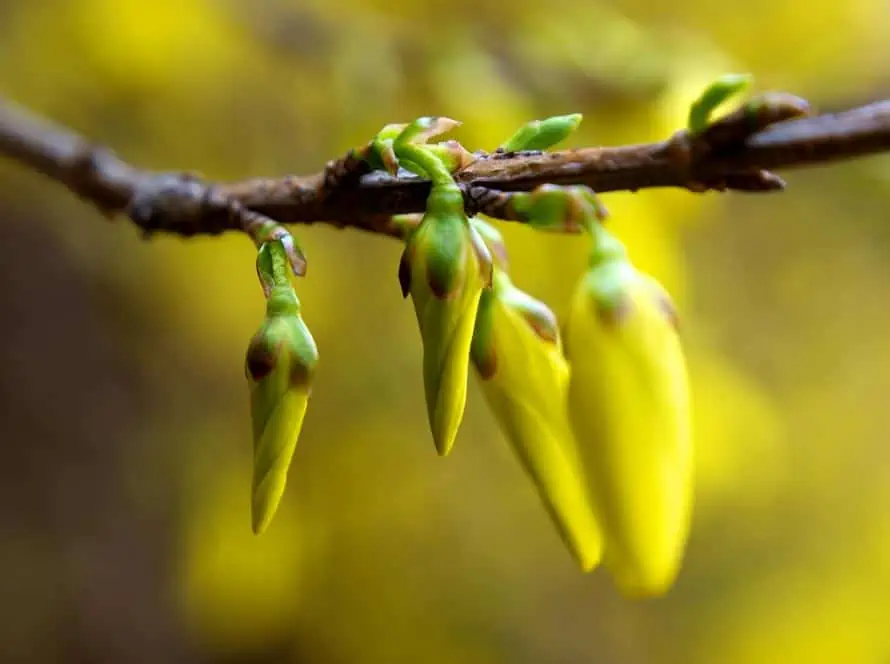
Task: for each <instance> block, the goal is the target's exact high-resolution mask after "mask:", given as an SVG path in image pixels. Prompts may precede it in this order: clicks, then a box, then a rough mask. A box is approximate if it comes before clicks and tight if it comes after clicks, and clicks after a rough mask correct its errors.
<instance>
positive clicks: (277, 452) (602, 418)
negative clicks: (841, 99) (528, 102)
mask: <svg viewBox="0 0 890 664" xmlns="http://www.w3.org/2000/svg"><path fill="white" fill-rule="evenodd" d="M748 82H749V79H748V78H747V77H744V76H729V77H724V78H723V79H720V80H718V81H716V82H715V83H714V84H713V85H712V86H710V87H709V88H708V89H707V90H705V92H704V93H703V94H702V96H701V97H700V98H699V99H698V100H697V101H696V102H695V103H694V104H693V106H692V108H691V111H690V116H689V125H688V128H687V131H686V132H685V134H684V135H685V136H687V137H691V138H690V139H689V140H696V137H701V136H703V135H706V136H709V137H711V138H713V139H714V140H715V141H716V140H717V139H719V138H720V137H723V138H726V135H727V132H728V131H729V130H730V129H733V130H735V129H734V128H737V123H736V124H732V123H730V122H728V121H723V122H722V124H721V122H720V121H719V120H718V121H717V122H714V123H712V122H711V115H712V113H713V111H714V110H715V108H716V107H717V106H718V105H720V104H722V103H723V102H724V101H725V100H726V99H728V98H729V97H731V96H732V95H734V94H737V93H738V92H739V91H740V90H741V89H743V88H744V87H745V86H746V85H747V84H748ZM805 111H806V109H805V108H803V107H802V106H801V105H800V104H799V103H797V101H795V100H789V99H786V98H765V99H761V100H759V101H756V102H754V103H749V104H748V105H747V106H745V107H743V109H742V110H740V111H737V114H739V113H741V114H742V116H743V117H744V119H745V121H746V123H747V124H745V127H748V128H759V127H762V126H764V125H765V124H768V123H770V122H773V121H776V120H777V119H783V118H786V117H792V116H794V115H797V114H801V113H804V112H805ZM580 121H581V116H580V115H579V114H574V115H565V116H558V117H553V118H548V119H546V120H541V121H536V122H532V123H529V124H528V125H526V126H524V127H522V128H521V129H520V130H519V131H517V132H516V133H515V134H514V135H513V136H512V137H510V138H509V139H508V140H507V141H506V142H505V143H504V144H502V145H501V147H500V148H499V150H500V151H521V150H544V149H546V148H549V147H551V146H552V145H554V144H555V143H557V142H559V141H561V140H563V139H564V138H566V137H567V136H568V135H569V134H570V133H571V132H572V131H574V130H575V129H576V128H577V126H578V124H579V122H580ZM457 124H458V123H456V122H455V121H453V120H449V119H448V118H441V117H424V118H420V119H418V120H416V121H415V122H412V123H410V124H398V125H387V126H386V127H384V128H383V129H382V130H381V131H380V132H379V133H378V135H377V136H376V137H375V138H374V139H373V140H372V141H371V142H370V143H368V145H367V146H365V147H364V148H362V149H361V150H358V151H355V152H354V155H355V156H357V159H358V160H360V161H362V162H363V163H364V164H366V165H367V166H368V167H369V168H371V169H372V170H373V169H383V170H386V171H388V172H390V173H392V174H396V173H398V171H399V169H405V170H407V171H410V172H412V173H414V174H416V175H419V176H421V177H423V178H425V179H427V180H429V181H430V183H431V189H430V193H429V196H428V198H427V201H426V209H425V212H424V213H423V215H422V216H420V217H419V218H418V216H417V215H414V216H409V217H408V218H394V220H393V221H394V227H395V228H398V229H400V231H401V236H402V239H403V241H404V245H405V247H404V252H403V254H402V257H401V261H400V263H399V271H398V275H399V282H400V285H401V289H402V295H403V296H404V297H409V296H410V298H411V301H412V304H413V306H414V311H415V314H416V318H417V324H418V327H419V330H420V338H421V342H422V344H423V386H424V394H425V397H426V406H427V415H428V420H429V427H430V431H431V434H432V438H433V442H434V445H435V449H436V450H437V452H438V454H439V455H441V456H446V455H448V454H449V453H450V452H451V450H452V448H453V446H454V442H455V440H456V438H457V435H458V430H459V428H460V424H461V420H462V418H463V414H464V408H465V405H466V395H467V380H468V373H469V367H470V365H471V364H472V366H473V367H474V369H475V373H476V375H477V377H478V379H479V381H480V383H481V387H482V391H483V394H484V396H485V400H486V402H487V403H488V405H489V407H490V409H491V411H492V412H493V414H494V416H495V418H496V419H497V421H498V423H499V424H500V427H501V429H502V431H503V433H504V436H505V438H506V439H507V441H508V442H509V444H510V446H511V448H512V449H513V451H514V453H515V455H516V457H517V458H518V459H519V461H520V463H521V466H522V468H523V470H524V471H525V474H526V475H527V476H528V478H529V479H530V480H531V481H532V483H533V484H534V486H535V488H536V491H537V493H538V495H539V496H540V499H541V502H542V504H543V506H544V507H545V509H546V511H547V513H548V514H549V516H550V518H551V520H552V521H553V524H554V526H555V527H556V530H557V531H558V533H559V535H560V536H561V538H562V540H563V541H564V542H565V544H566V546H567V548H568V550H569V551H570V553H571V554H572V555H573V557H574V558H575V560H576V561H577V564H578V566H579V567H580V568H581V569H582V570H584V571H590V570H592V569H594V568H596V567H597V566H598V565H599V564H600V563H602V565H603V567H605V568H606V569H607V570H608V571H609V573H610V574H611V575H612V577H613V578H614V580H615V583H616V585H617V587H618V588H619V589H620V591H621V592H623V593H624V594H626V595H628V596H656V595H661V594H663V593H665V592H666V591H667V590H668V589H669V588H670V587H671V585H672V584H673V582H674V580H675V578H676V576H677V573H678V570H679V568H680V563H681V560H682V558H683V553H684V549H685V546H686V540H687V538H688V533H689V524H690V520H691V511H692V502H693V501H692V485H693V445H692V432H691V426H690V420H691V417H690V396H689V381H688V377H687V371H686V362H685V358H684V354H683V350H682V347H681V343H680V337H679V334H678V324H677V321H678V316H677V313H676V310H675V308H674V306H673V303H672V301H671V298H670V296H669V295H668V294H667V293H666V292H665V290H664V289H663V288H662V287H661V286H660V285H659V284H658V283H657V282H656V281H655V280H654V279H653V278H652V277H650V276H648V275H646V274H643V273H642V272H640V271H638V270H637V269H636V268H635V267H634V265H633V264H632V263H631V262H630V260H629V258H628V255H627V252H626V251H625V248H624V246H623V245H622V244H621V242H620V241H619V240H618V239H617V238H616V237H614V236H613V235H612V234H611V233H609V232H608V231H607V230H606V228H605V226H604V219H605V216H606V214H605V210H604V208H603V207H602V206H601V205H600V203H599V201H598V200H597V198H596V197H595V195H594V194H593V192H592V191H590V190H588V189H586V188H584V187H559V186H555V185H544V186H541V187H539V188H538V189H536V190H534V191H532V192H517V193H513V194H510V195H509V199H508V202H507V205H506V207H505V209H507V210H509V214H510V215H511V218H514V219H515V218H518V219H521V220H522V221H524V222H526V224H527V225H529V226H531V227H532V228H535V229H538V230H543V231H558V232H579V233H580V232H584V233H586V234H587V236H588V237H589V239H590V241H591V252H590V259H589V264H588V269H587V270H586V272H584V274H583V275H582V277H581V279H580V281H579V283H578V286H577V289H576V291H575V294H574V297H573V299H572V303H571V307H570V312H569V316H568V320H567V321H566V325H565V341H563V339H562V338H561V334H560V328H559V325H558V323H557V320H556V317H555V316H554V314H553V312H552V311H551V310H550V309H549V308H548V307H547V306H546V305H545V304H544V303H542V302H540V301H538V300H536V299H535V298H533V297H532V296H531V295H529V294H527V293H524V292H523V291H521V290H520V289H519V288H517V286H515V285H514V283H513V281H512V280H511V278H510V275H509V271H508V269H509V266H508V259H507V251H506V248H505V246H504V242H503V239H502V237H501V235H500V233H498V231H497V230H496V229H495V228H494V226H492V225H491V224H490V223H489V221H487V220H486V219H485V218H483V216H481V215H479V216H475V217H472V218H471V217H468V215H467V212H466V209H465V201H464V196H463V192H462V190H461V188H460V187H459V186H458V184H457V183H456V182H455V179H454V174H455V173H456V172H457V171H459V170H461V169H462V168H464V167H465V166H466V165H468V164H469V163H470V162H471V161H472V160H473V158H474V157H473V155H472V154H470V153H469V152H467V151H466V150H465V149H464V148H463V147H462V146H461V145H460V144H459V143H457V142H456V141H444V142H438V143H430V139H432V138H434V137H436V136H438V135H440V134H442V133H444V132H446V131H448V130H450V129H452V128H453V127H454V126H456V125H457ZM715 137H716V138H715ZM709 140H710V139H709ZM258 229H259V231H258V233H257V235H256V236H255V238H254V239H255V240H256V242H257V246H258V247H259V253H258V257H257V273H258V275H259V278H260V282H261V284H262V286H263V292H264V293H265V295H266V299H267V307H266V316H265V318H264V320H263V322H262V324H261V325H260V328H259V330H258V331H257V333H256V335H255V336H254V337H253V339H252V340H251V342H250V346H249V349H248V352H247V360H246V374H247V379H248V384H249V386H250V403H251V414H252V419H253V438H254V474H253V501H252V514H253V529H254V531H255V532H257V533H260V532H262V531H263V530H264V529H265V528H266V527H267V525H268V524H269V522H270V520H271V518H272V516H273V515H274V513H275V510H276V509H277V506H278V503H279V501H280V499H281V496H282V493H283V491H284V487H285V483H286V478H287V470H288V466H289V465H290V461H291V457H292V455H293V452H294V448H295V446H296V442H297V438H298V436H299V433H300V428H301V426H302V422H303V416H304V414H305V412H306V406H307V402H308V399H309V393H310V384H311V380H312V375H313V372H314V369H315V365H316V363H317V360H318V353H317V350H316V347H315V342H314V341H313V339H312V336H311V334H310V333H309V330H308V328H307V327H306V325H305V324H304V322H303V320H302V318H301V317H300V304H299V301H298V300H297V297H296V294H295V292H294V289H293V286H292V281H291V280H292V275H293V274H297V275H300V274H302V270H303V268H304V265H305V262H304V261H303V258H302V253H301V252H300V251H299V247H298V246H297V245H296V243H295V242H294V240H293V238H292V237H291V236H290V234H289V233H288V232H287V231H286V230H284V229H283V228H281V227H280V226H277V225H275V224H274V223H273V224H266V225H260V226H258Z"/></svg>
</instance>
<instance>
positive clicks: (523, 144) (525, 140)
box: [500, 113, 584, 152]
mask: <svg viewBox="0 0 890 664" xmlns="http://www.w3.org/2000/svg"><path fill="white" fill-rule="evenodd" d="M582 119H584V116H583V115H581V114H580V113H572V114H571V115H554V116H553V117H550V118H547V119H545V120H533V121H532V122H529V123H528V124H526V125H524V126H522V127H520V128H519V130H518V131H517V132H516V133H515V134H513V135H512V136H511V137H510V138H508V139H507V140H506V141H504V143H503V144H502V145H501V147H500V149H501V150H503V151H504V152H518V151H520V150H546V149H547V148H549V147H552V146H554V145H556V144H557V143H560V142H562V141H564V140H565V139H566V138H568V136H569V135H570V134H571V133H572V132H574V131H575V130H576V129H577V128H578V125H579V124H581V120H582Z"/></svg>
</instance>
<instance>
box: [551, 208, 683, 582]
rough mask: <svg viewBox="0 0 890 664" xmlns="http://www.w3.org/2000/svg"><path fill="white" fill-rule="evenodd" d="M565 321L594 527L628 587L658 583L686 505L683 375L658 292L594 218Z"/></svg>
mask: <svg viewBox="0 0 890 664" xmlns="http://www.w3.org/2000/svg"><path fill="white" fill-rule="evenodd" d="M593 235H594V238H595V242H594V251H593V254H592V257H591V263H590V269H589V271H588V272H587V273H586V274H585V276H584V278H583V279H582V280H581V282H580V284H579V286H578V288H577V291H576V293H575V296H574V299H573V302H572V308H571V314H570V317H569V321H568V326H567V328H566V356H567V357H568V359H569V363H570V366H571V377H570V380H569V398H568V403H569V416H570V421H571V425H572V428H573V430H574V433H575V438H576V440H577V442H578V446H579V450H580V456H581V461H582V464H583V466H584V469H585V474H586V476H587V479H588V487H589V490H590V495H591V498H592V499H593V503H594V507H595V509H596V513H597V516H598V518H599V522H600V526H601V528H602V532H603V537H604V547H605V549H604V553H603V564H604V565H605V566H606V568H607V569H609V570H610V572H611V573H612V574H613V576H614V577H615V580H616V583H617V585H618V587H619V588H620V589H621V590H622V591H623V592H624V593H625V594H627V595H630V596H655V595H660V594H663V593H665V592H666V591H667V590H668V588H669V587H670V586H671V585H672V583H673V581H674V578H675V577H676V574H677V572H678V569H679V566H680V563H681V559H682V557H683V551H684V548H685V544H686V539H687V536H688V530H689V522H690V514H691V509H692V483H693V449H692V439H691V425H690V403H689V384H688V377H687V373H686V364H685V360H684V356H683V351H682V349H681V347H680V340H679V337H678V334H677V328H676V315H675V313H674V309H673V307H672V305H671V302H670V299H669V298H668V296H667V294H666V293H665V292H664V291H663V290H662V289H661V288H660V286H658V285H657V284H656V283H655V282H654V280H652V279H651V278H650V277H648V276H646V275H643V274H641V273H639V272H638V271H637V270H636V269H635V268H634V267H633V266H632V265H631V264H630V262H629V261H628V260H627V257H626V254H625V251H624V248H623V246H622V245H621V244H620V243H619V242H618V240H616V239H615V238H613V237H612V236H611V235H609V234H608V233H607V232H606V231H605V229H603V228H602V226H600V225H598V224H597V225H596V226H595V227H594V228H593Z"/></svg>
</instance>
